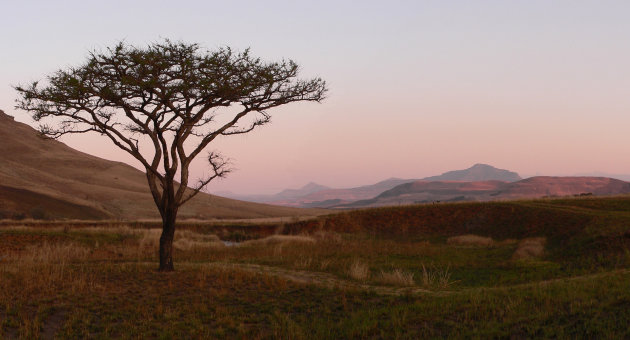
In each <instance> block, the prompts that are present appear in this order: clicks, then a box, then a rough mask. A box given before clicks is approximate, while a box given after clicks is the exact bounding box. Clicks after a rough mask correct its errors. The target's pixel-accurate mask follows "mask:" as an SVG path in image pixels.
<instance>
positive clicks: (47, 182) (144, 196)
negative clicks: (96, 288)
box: [0, 110, 314, 220]
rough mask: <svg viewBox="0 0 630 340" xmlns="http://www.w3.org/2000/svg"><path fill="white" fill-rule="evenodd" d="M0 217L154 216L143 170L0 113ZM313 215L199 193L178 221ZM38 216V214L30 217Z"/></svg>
mask: <svg viewBox="0 0 630 340" xmlns="http://www.w3.org/2000/svg"><path fill="white" fill-rule="evenodd" d="M0 136H2V142H0V218H2V217H12V216H20V215H21V216H25V215H26V216H32V217H37V216H39V217H50V218H78V219H97V218H116V219H118V218H122V219H133V220H137V219H145V218H159V214H158V212H157V208H156V207H155V205H154V203H153V199H152V197H151V194H150V193H149V189H148V186H147V179H146V177H145V175H144V173H143V172H141V171H139V170H137V169H135V168H133V167H131V166H129V165H127V164H124V163H121V162H113V161H108V160H105V159H101V158H98V157H95V156H91V155H88V154H85V153H83V152H80V151H77V150H74V149H72V148H70V147H68V146H67V145H65V144H63V143H61V142H58V141H55V140H51V139H44V138H41V137H40V136H39V135H38V133H37V131H35V130H34V129H33V128H31V127H30V126H28V125H26V124H23V123H19V122H16V121H15V120H14V119H13V117H11V116H8V115H6V114H5V113H4V112H3V111H1V110H0ZM310 213H314V211H305V210H298V209H293V208H288V207H276V206H269V205H263V204H256V203H250V202H241V201H235V200H231V199H227V198H223V197H218V196H214V195H208V194H205V193H200V194H199V195H198V196H197V197H195V198H194V199H193V200H191V201H190V202H188V203H187V204H186V205H184V206H182V208H181V210H180V217H181V218H254V217H276V216H295V215H306V214H310ZM35 215H37V216H35Z"/></svg>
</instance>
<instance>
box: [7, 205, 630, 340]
mask: <svg viewBox="0 0 630 340" xmlns="http://www.w3.org/2000/svg"><path fill="white" fill-rule="evenodd" d="M149 227H151V225H150V224H142V223H127V224H125V223H114V222H111V223H107V224H99V225H88V224H84V225H82V224H81V223H73V224H69V223H68V224H64V223H61V222H55V223H45V222H37V223H30V224H29V223H24V222H15V223H10V222H7V221H5V222H4V223H2V225H1V226H0V338H25V339H32V338H55V337H56V338H86V337H87V338H166V339H168V338H244V339H256V338H282V339H310V338H324V339H340V338H403V339H404V338H412V339H415V338H436V337H437V338H444V337H447V338H448V337H452V338H461V337H465V338H469V337H472V338H475V337H479V338H488V337H500V338H508V337H510V338H517V339H518V338H541V337H542V338H545V337H554V338H593V337H597V338H624V337H625V338H627V337H630V331H629V330H628V323H630V198H629V197H614V198H583V199H559V200H538V201H516V202H496V203H461V204H437V205H419V206H402V207H391V208H379V209H369V210H359V211H351V212H344V213H339V214H335V215H329V216H321V217H319V218H317V219H312V220H306V221H298V220H297V219H296V220H293V221H285V222H277V223H276V222H269V223H264V224H259V225H245V224H242V223H240V222H239V223H231V224H226V225H222V224H217V223H213V224H203V223H194V224H190V223H189V224H182V226H181V228H180V230H179V231H178V232H177V234H176V240H175V247H176V252H175V261H176V263H175V266H176V272H175V273H168V274H164V273H158V272H157V271H156V270H155V269H156V268H157V262H156V259H157V254H156V252H157V242H158V238H159V230H157V229H155V228H149ZM224 241H231V242H227V244H226V242H224Z"/></svg>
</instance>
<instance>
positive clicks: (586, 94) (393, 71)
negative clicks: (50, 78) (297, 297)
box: [0, 0, 630, 193]
mask: <svg viewBox="0 0 630 340" xmlns="http://www.w3.org/2000/svg"><path fill="white" fill-rule="evenodd" d="M0 13H2V17H1V18H0V42H1V43H2V48H0V79H2V80H3V81H2V83H0V109H2V110H4V111H5V112H6V113H7V114H10V115H13V116H16V119H17V120H19V121H22V122H26V123H29V124H31V125H35V123H34V122H33V121H32V120H31V119H30V117H29V116H28V114H26V113H25V112H20V111H17V110H15V109H14V108H13V107H14V105H15V103H14V101H15V99H16V98H17V93H16V92H15V91H14V90H13V89H12V87H11V85H17V84H21V83H22V84H23V83H27V82H29V81H33V80H38V79H42V78H45V76H46V75H47V74H50V73H52V72H54V71H56V70H57V69H59V68H63V67H67V66H73V65H78V64H80V63H82V62H83V61H84V60H85V58H86V55H87V53H88V51H90V50H93V49H104V48H106V47H108V46H111V45H113V44H115V43H116V42H118V41H120V40H123V39H124V40H125V41H126V42H128V43H130V44H136V45H145V44H147V43H150V42H154V41H159V40H160V39H162V38H169V39H173V40H182V41H186V42H196V43H200V44H201V45H203V46H205V47H207V48H209V49H213V48H216V47H219V46H231V47H233V48H235V49H238V50H242V49H245V48H247V47H251V51H252V54H254V55H256V56H260V57H261V58H263V59H265V60H269V61H273V60H279V59H281V58H290V59H293V60H295V61H296V62H298V63H299V64H300V66H301V68H302V76H303V77H313V76H319V77H322V78H324V79H325V80H326V81H327V83H328V84H329V87H330V91H329V94H328V98H327V100H325V101H324V102H323V103H321V104H315V103H300V104H292V105H288V106H285V107H281V108H279V109H276V110H274V111H270V112H271V113H272V116H273V119H272V123H271V124H269V125H267V126H265V127H263V128H261V129H259V130H258V131H256V132H254V133H251V134H248V135H243V136H236V137H229V138H225V139H223V140H221V141H219V142H217V143H216V144H215V145H214V146H212V147H211V148H210V149H216V150H219V151H221V153H223V154H224V155H226V156H228V157H229V158H231V159H232V162H233V166H234V167H235V168H236V169H237V171H235V172H233V173H232V174H230V176H229V177H228V178H227V179H224V180H222V181H219V182H213V183H212V184H211V185H210V187H209V191H211V192H213V191H225V190H229V191H232V192H235V193H272V192H276V191H279V190H282V189H284V188H291V187H293V188H295V187H300V186H302V185H304V184H306V183H308V182H310V181H314V182H317V183H320V184H323V185H327V186H331V187H352V186H358V185H364V184H372V183H375V182H377V181H380V180H383V179H386V178H389V177H400V178H421V177H425V176H430V175H436V174H440V173H442V172H444V171H449V170H455V169H463V168H467V167H470V166H471V165H473V164H475V163H486V164H491V165H494V166H496V167H499V168H503V169H509V170H512V171H516V172H518V173H519V174H521V175H522V176H533V175H537V174H544V175H575V174H581V173H590V172H594V171H600V172H605V173H610V174H630V19H629V18H630V2H629V1H604V0H602V1H548V0H545V1H535V0H534V1H531V0H528V1H387V2H385V1H156V0H153V1H112V0H110V1H20V2H18V1H3V2H2V4H0ZM62 141H63V142H65V143H67V144H69V145H70V146H71V147H73V148H76V149H79V150H81V151H84V152H87V153H90V154H94V155H97V156H100V157H104V158H108V159H115V160H122V161H126V162H128V163H130V164H133V165H137V164H135V163H133V161H132V159H131V158H130V157H128V156H126V155H125V154H123V153H122V151H119V150H118V149H117V148H116V147H115V146H114V145H113V144H111V143H110V142H109V141H108V140H105V139H102V138H101V137H99V136H96V135H84V136H75V137H72V138H64V139H62ZM204 167H205V165H204V164H203V163H201V162H200V163H197V164H195V165H194V171H193V175H196V176H201V175H202V174H203V172H204Z"/></svg>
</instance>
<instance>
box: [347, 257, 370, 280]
mask: <svg viewBox="0 0 630 340" xmlns="http://www.w3.org/2000/svg"><path fill="white" fill-rule="evenodd" d="M347 273H348V276H350V277H351V278H353V279H355V280H359V281H365V280H367V279H368V278H369V277H370V267H368V265H367V264H366V263H365V262H362V261H361V260H354V261H353V262H352V263H351V264H350V266H349V267H348V271H347Z"/></svg>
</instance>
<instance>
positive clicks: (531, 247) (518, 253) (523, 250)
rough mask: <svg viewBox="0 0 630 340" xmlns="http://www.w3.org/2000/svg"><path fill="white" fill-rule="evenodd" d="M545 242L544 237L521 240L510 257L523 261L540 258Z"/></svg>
mask: <svg viewBox="0 0 630 340" xmlns="http://www.w3.org/2000/svg"><path fill="white" fill-rule="evenodd" d="M546 242H547V240H546V239H545V238H544V237H533V238H526V239H523V240H521V241H520V242H519V243H518V247H517V248H516V250H515V251H514V255H512V259H514V260H524V259H530V258H536V257H541V256H542V255H543V253H544V252H545V243H546Z"/></svg>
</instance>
